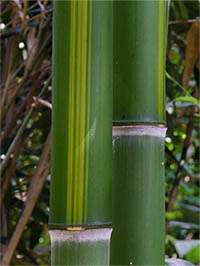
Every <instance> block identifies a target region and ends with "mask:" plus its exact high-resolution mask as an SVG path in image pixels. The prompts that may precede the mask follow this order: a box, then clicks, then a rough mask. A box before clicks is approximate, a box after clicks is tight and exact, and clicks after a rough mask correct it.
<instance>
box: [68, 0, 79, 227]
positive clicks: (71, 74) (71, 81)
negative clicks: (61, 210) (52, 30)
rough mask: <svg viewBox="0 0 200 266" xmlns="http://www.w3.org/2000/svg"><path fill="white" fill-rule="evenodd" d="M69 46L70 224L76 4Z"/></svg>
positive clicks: (69, 220) (72, 5) (70, 218)
mask: <svg viewBox="0 0 200 266" xmlns="http://www.w3.org/2000/svg"><path fill="white" fill-rule="evenodd" d="M70 8H71V10H70V36H69V40H70V47H69V105H68V106H69V107H68V108H69V110H68V111H69V112H68V114H69V117H68V164H67V165H68V173H67V211H66V215H67V217H66V220H67V223H68V224H70V223H71V220H72V186H73V182H72V179H73V174H74V173H73V163H74V160H73V158H74V144H73V143H74V132H73V128H74V110H73V106H74V100H75V97H74V93H75V89H74V87H75V85H74V81H75V43H76V25H75V22H76V17H77V14H76V4H75V2H71V6H70Z"/></svg>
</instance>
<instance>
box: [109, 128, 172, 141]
mask: <svg viewBox="0 0 200 266" xmlns="http://www.w3.org/2000/svg"><path fill="white" fill-rule="evenodd" d="M112 130H113V136H114V137H115V136H153V137H158V138H164V137H165V134H166V131H167V128H166V127H159V126H148V125H132V126H113V129H112Z"/></svg>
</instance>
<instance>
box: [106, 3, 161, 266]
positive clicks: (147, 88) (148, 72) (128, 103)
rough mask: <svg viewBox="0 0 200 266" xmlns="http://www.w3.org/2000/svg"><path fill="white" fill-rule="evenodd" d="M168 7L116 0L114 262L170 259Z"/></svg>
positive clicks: (143, 263)
mask: <svg viewBox="0 0 200 266" xmlns="http://www.w3.org/2000/svg"><path fill="white" fill-rule="evenodd" d="M165 9H166V3H165V1H143V0H142V1H115V2H114V71H113V73H114V119H113V120H114V126H113V159H114V185H113V217H112V218H113V233H112V239H111V264H112V265H145V266H146V265H164V214H165V212H164V137H165V132H166V128H165V126H164V125H165V108H164V99H165V79H164V68H165V35H166V10H165Z"/></svg>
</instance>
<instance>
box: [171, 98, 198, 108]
mask: <svg viewBox="0 0 200 266" xmlns="http://www.w3.org/2000/svg"><path fill="white" fill-rule="evenodd" d="M175 101H176V102H183V103H191V104H193V105H197V106H198V107H199V106H200V102H199V100H198V99H197V98H195V97H193V96H180V97H177V98H175Z"/></svg>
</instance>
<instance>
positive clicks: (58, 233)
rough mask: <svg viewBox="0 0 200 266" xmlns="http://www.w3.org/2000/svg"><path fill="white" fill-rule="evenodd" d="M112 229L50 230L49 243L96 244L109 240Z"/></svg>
mask: <svg viewBox="0 0 200 266" xmlns="http://www.w3.org/2000/svg"><path fill="white" fill-rule="evenodd" d="M111 233H112V228H99V229H86V230H80V231H68V230H57V229H56V230H50V231H49V234H50V238H51V241H52V242H54V241H71V242H79V243H80V242H96V241H108V240H110V237H111Z"/></svg>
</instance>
